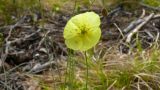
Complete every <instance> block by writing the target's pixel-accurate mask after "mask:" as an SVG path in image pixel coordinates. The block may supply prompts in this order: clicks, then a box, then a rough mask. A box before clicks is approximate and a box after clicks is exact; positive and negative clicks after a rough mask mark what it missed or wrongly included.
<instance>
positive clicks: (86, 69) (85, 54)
mask: <svg viewBox="0 0 160 90" xmlns="http://www.w3.org/2000/svg"><path fill="white" fill-rule="evenodd" d="M85 60H86V90H88V58H87V52H86V51H85Z"/></svg>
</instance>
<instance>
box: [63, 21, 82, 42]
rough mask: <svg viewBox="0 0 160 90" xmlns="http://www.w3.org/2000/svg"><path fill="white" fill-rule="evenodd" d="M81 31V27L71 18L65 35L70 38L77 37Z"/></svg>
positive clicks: (65, 29)
mask: <svg viewBox="0 0 160 90" xmlns="http://www.w3.org/2000/svg"><path fill="white" fill-rule="evenodd" d="M79 32H80V30H79V28H78V27H77V26H76V25H75V24H74V23H73V22H72V21H71V20H70V21H68V23H67V25H66V26H65V28H64V32H63V37H64V38H65V39H69V38H72V37H75V36H76V35H77V33H79Z"/></svg>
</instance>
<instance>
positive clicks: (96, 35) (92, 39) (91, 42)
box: [80, 28, 101, 51]
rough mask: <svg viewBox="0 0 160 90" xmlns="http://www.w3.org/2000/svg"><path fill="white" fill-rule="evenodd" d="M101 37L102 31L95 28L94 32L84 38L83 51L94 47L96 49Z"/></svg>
mask: <svg viewBox="0 0 160 90" xmlns="http://www.w3.org/2000/svg"><path fill="white" fill-rule="evenodd" d="M100 36H101V30H100V28H94V30H91V31H90V32H89V33H88V34H87V35H85V36H84V37H82V41H83V44H82V47H81V48H80V50H81V51H86V50H88V49H90V48H92V47H94V46H95V45H96V44H97V43H98V41H99V39H100Z"/></svg>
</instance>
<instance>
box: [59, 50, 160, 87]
mask: <svg viewBox="0 0 160 90" xmlns="http://www.w3.org/2000/svg"><path fill="white" fill-rule="evenodd" d="M143 53H144V52H143ZM145 53H146V54H145V55H148V56H143V55H142V53H138V54H137V53H135V55H134V56H132V57H134V58H132V59H130V57H131V56H128V58H126V60H122V61H120V60H119V59H118V58H117V61H115V60H113V61H112V60H108V61H105V60H100V59H97V60H96V61H93V60H90V61H88V64H89V65H88V66H89V71H88V83H87V85H88V90H111V89H113V90H121V89H123V90H133V89H136V88H137V89H138V88H140V89H141V90H149V89H151V88H152V89H153V90H158V89H160V87H159V85H160V81H159V80H160V78H159V77H160V56H159V55H160V51H159V50H157V49H153V50H151V51H150V50H149V51H146V52H145ZM75 63H76V64H75V66H74V68H75V69H76V70H75V72H74V76H75V77H74V83H72V85H73V86H75V87H74V89H64V90H86V89H85V83H86V82H85V81H86V74H85V72H86V64H85V60H84V59H83V58H81V59H80V58H77V59H75ZM72 78H73V77H72ZM60 86H61V85H60ZM68 88H69V87H68Z"/></svg>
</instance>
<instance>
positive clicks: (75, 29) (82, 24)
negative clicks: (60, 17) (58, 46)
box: [63, 12, 101, 51]
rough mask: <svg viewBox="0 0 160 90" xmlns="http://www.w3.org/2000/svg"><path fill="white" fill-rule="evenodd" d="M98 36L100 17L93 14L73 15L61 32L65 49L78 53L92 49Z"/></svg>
mask: <svg viewBox="0 0 160 90" xmlns="http://www.w3.org/2000/svg"><path fill="white" fill-rule="evenodd" d="M100 36H101V29H100V17H99V15H98V14H96V13H94V12H85V13H82V14H79V15H75V16H74V17H72V18H71V19H70V20H69V21H68V22H67V24H66V26H65V28H64V32H63V37H64V39H65V44H66V45H67V47H68V48H70V49H73V50H80V51H87V50H88V49H90V48H92V47H94V46H95V45H96V44H97V43H98V41H99V39H100Z"/></svg>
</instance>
